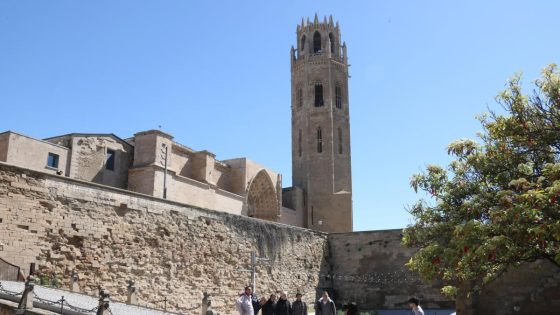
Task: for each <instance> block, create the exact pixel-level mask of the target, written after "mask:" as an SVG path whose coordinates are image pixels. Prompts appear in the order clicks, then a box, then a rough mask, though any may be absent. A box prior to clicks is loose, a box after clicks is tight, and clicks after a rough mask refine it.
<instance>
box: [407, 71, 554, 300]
mask: <svg viewBox="0 0 560 315" xmlns="http://www.w3.org/2000/svg"><path fill="white" fill-rule="evenodd" d="M535 86H536V89H535V90H534V91H533V93H532V94H531V95H524V94H523V93H522V87H521V76H520V75H516V76H514V77H513V78H512V79H510V80H509V81H508V85H507V88H506V90H505V91H503V92H502V93H500V94H499V95H498V97H497V102H498V103H499V104H501V105H502V107H503V109H504V110H505V112H506V114H504V115H499V114H496V113H495V112H491V113H489V114H487V115H482V116H480V117H479V120H480V122H481V124H482V127H483V132H482V133H481V134H480V135H479V136H480V142H476V141H474V140H470V139H461V140H457V141H455V142H452V143H451V144H450V145H449V146H448V149H447V152H448V154H449V155H451V156H453V158H454V160H453V161H452V162H451V163H450V164H449V165H448V166H447V167H446V168H442V167H439V166H435V165H429V166H428V167H427V168H426V170H425V171H424V172H423V173H420V174H415V175H413V176H412V179H411V182H410V184H411V186H412V188H413V189H414V190H415V191H417V192H418V191H424V192H427V193H428V194H429V195H430V196H431V199H432V202H427V201H425V200H420V201H418V202H417V203H416V204H415V205H413V206H412V207H411V208H410V210H409V211H410V213H411V214H412V215H413V217H414V218H415V223H414V224H413V225H411V226H409V227H407V228H406V229H405V231H404V237H403V243H404V244H405V245H407V246H410V247H418V248H419V251H418V252H417V253H416V254H415V255H414V256H413V257H412V258H411V259H410V261H409V262H408V264H407V266H408V267H409V268H410V269H411V270H413V271H416V272H419V273H420V274H421V275H422V276H423V277H424V278H426V279H442V280H444V282H445V284H446V285H445V286H444V287H443V288H442V292H443V293H444V294H446V295H448V296H455V295H456V294H457V286H458V285H459V284H460V283H463V282H465V281H467V282H469V283H472V284H474V286H473V287H472V290H471V291H473V292H476V291H478V290H479V289H480V288H481V287H482V286H484V284H486V283H488V282H490V281H492V280H494V279H495V278H496V277H497V276H499V275H500V274H501V273H502V272H504V271H505V270H507V269H508V268H511V267H515V266H518V265H519V264H520V263H522V262H526V261H534V260H536V259H548V260H550V261H552V262H554V263H556V264H559V265H560V205H559V201H560V74H559V72H558V69H557V68H556V65H550V66H548V67H546V68H545V69H543V71H542V75H541V78H540V79H538V80H536V81H535ZM433 201H435V202H433Z"/></svg>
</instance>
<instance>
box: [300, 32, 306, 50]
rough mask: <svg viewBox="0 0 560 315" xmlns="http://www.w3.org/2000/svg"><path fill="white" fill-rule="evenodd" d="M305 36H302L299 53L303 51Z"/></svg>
mask: <svg viewBox="0 0 560 315" xmlns="http://www.w3.org/2000/svg"><path fill="white" fill-rule="evenodd" d="M305 40H306V38H305V35H303V37H302V38H301V49H300V51H301V52H303V50H304V49H305Z"/></svg>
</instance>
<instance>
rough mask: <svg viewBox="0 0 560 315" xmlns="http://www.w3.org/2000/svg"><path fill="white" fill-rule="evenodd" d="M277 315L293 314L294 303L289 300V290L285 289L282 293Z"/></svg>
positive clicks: (277, 304) (277, 305) (277, 306)
mask: <svg viewBox="0 0 560 315" xmlns="http://www.w3.org/2000/svg"><path fill="white" fill-rule="evenodd" d="M274 314H275V315H291V314H292V304H291V303H290V301H288V292H286V291H284V292H282V294H281V295H280V299H279V300H278V302H277V303H276V310H275V311H274Z"/></svg>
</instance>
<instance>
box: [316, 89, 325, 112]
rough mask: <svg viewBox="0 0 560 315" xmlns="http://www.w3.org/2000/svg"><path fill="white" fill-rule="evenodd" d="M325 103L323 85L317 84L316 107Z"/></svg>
mask: <svg viewBox="0 0 560 315" xmlns="http://www.w3.org/2000/svg"><path fill="white" fill-rule="evenodd" d="M324 103H325V102H324V101H323V85H322V84H321V83H317V84H315V107H321V106H323V105H324Z"/></svg>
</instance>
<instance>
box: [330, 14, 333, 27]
mask: <svg viewBox="0 0 560 315" xmlns="http://www.w3.org/2000/svg"><path fill="white" fill-rule="evenodd" d="M329 25H330V26H333V25H334V23H333V20H332V14H331V15H329Z"/></svg>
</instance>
